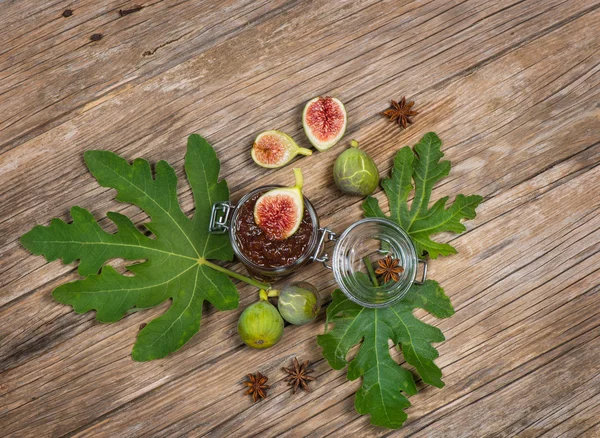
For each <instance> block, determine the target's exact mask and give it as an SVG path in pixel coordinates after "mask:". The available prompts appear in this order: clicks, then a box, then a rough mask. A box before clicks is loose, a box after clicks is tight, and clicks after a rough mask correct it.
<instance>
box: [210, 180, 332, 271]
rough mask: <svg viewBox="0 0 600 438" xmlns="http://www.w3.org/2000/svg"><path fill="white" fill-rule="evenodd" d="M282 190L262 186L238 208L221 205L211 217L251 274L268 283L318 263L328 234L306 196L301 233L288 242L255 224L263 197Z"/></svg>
mask: <svg viewBox="0 0 600 438" xmlns="http://www.w3.org/2000/svg"><path fill="white" fill-rule="evenodd" d="M278 187H281V186H264V187H259V188H257V189H256V190H253V191H251V192H250V193H248V194H247V195H246V196H244V197H243V198H242V199H240V201H239V202H238V204H237V205H235V206H233V205H231V204H229V203H225V202H220V203H217V204H215V205H214V206H213V211H212V217H211V225H210V232H211V233H226V232H227V233H229V238H230V240H231V245H232V247H233V252H234V253H235V255H236V256H237V258H238V259H239V260H240V261H241V262H242V263H243V264H244V266H245V267H246V269H247V270H248V273H249V274H250V275H252V276H253V277H255V278H258V279H259V280H264V281H275V280H278V279H279V278H281V277H284V276H286V275H289V274H291V273H292V272H294V271H296V270H297V269H298V268H300V267H301V266H303V265H305V264H306V263H308V262H309V261H311V260H314V259H315V257H316V255H317V254H316V252H317V249H318V247H319V243H320V241H321V239H322V238H323V237H324V234H323V233H324V232H325V230H324V229H321V228H319V218H318V217H317V212H316V211H315V209H314V207H313V206H312V204H311V203H310V201H309V200H308V199H307V198H306V197H304V216H303V217H302V222H301V223H300V227H299V228H298V230H297V231H296V232H295V233H294V234H293V235H292V236H290V237H288V238H287V239H283V240H275V239H270V238H269V237H268V236H267V235H266V233H265V232H264V231H263V230H262V229H261V228H260V227H259V226H258V225H257V224H256V222H255V221H254V205H255V204H256V201H257V200H258V198H259V197H260V196H261V195H263V194H264V193H265V192H267V191H269V190H271V189H275V188H278Z"/></svg>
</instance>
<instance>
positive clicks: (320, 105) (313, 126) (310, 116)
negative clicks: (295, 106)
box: [302, 96, 348, 151]
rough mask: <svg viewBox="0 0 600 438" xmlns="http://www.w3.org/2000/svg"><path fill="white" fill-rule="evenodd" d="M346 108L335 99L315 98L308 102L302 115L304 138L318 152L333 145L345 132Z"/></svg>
mask: <svg viewBox="0 0 600 438" xmlns="http://www.w3.org/2000/svg"><path fill="white" fill-rule="evenodd" d="M347 121H348V118H347V116H346V108H344V104H343V103H342V102H340V101H339V100H338V99H336V98H335V97H329V96H327V97H315V98H314V99H312V100H310V101H308V103H307V104H306V106H305V107H304V112H303V113H302V125H303V126H304V132H305V133H306V136H307V137H308V139H309V140H310V142H311V143H312V145H313V146H314V147H316V148H317V149H318V150H320V151H324V150H327V149H329V148H330V147H332V146H333V145H335V144H336V143H337V142H338V141H340V140H341V138H342V137H343V136H344V132H346V122H347Z"/></svg>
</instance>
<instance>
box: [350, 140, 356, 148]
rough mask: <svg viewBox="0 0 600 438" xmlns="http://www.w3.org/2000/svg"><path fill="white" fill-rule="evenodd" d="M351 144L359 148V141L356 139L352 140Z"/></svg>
mask: <svg viewBox="0 0 600 438" xmlns="http://www.w3.org/2000/svg"><path fill="white" fill-rule="evenodd" d="M350 146H352V147H353V148H358V142H357V141H356V140H352V141H351V142H350Z"/></svg>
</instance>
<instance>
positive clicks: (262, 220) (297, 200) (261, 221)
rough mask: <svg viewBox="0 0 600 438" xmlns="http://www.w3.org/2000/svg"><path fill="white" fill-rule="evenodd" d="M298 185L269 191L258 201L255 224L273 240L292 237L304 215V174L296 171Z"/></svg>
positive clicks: (255, 208) (255, 207) (255, 209)
mask: <svg viewBox="0 0 600 438" xmlns="http://www.w3.org/2000/svg"><path fill="white" fill-rule="evenodd" d="M294 175H295V176H296V185H295V186H294V187H283V188H277V189H273V190H269V191H268V192H266V193H265V194H263V195H262V196H261V197H260V198H258V199H257V200H256V204H255V205H254V222H256V225H258V226H259V227H260V228H261V229H262V230H263V231H264V232H265V234H266V236H267V237H268V238H269V239H271V240H284V239H287V238H288V237H290V236H292V235H293V234H294V233H295V232H296V231H298V227H300V223H301V222H302V216H303V215H304V197H303V196H302V184H303V179H302V172H301V171H300V169H298V168H295V169H294Z"/></svg>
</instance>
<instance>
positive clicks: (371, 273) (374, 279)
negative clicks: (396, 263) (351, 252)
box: [363, 256, 379, 287]
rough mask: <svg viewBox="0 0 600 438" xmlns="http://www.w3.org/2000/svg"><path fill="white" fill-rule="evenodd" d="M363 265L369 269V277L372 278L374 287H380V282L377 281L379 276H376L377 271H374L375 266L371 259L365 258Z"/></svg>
mask: <svg viewBox="0 0 600 438" xmlns="http://www.w3.org/2000/svg"><path fill="white" fill-rule="evenodd" d="M363 263H364V264H365V266H366V267H367V271H368V272H369V277H371V282H372V283H373V286H375V287H379V282H378V281H377V276H376V275H375V271H374V270H373V264H372V263H371V259H370V258H369V256H365V257H363Z"/></svg>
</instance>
